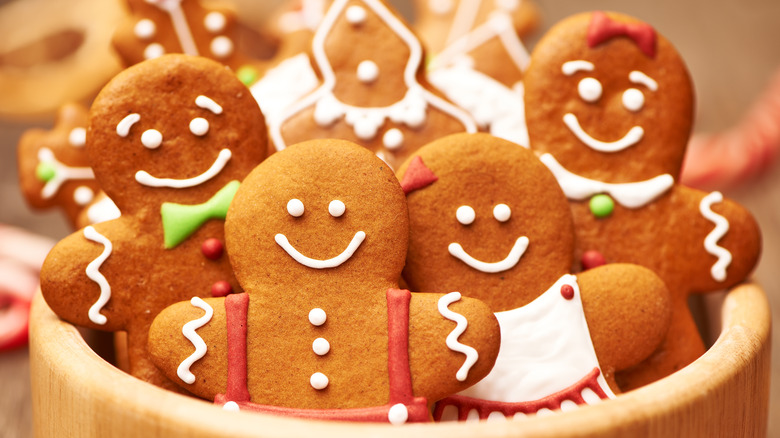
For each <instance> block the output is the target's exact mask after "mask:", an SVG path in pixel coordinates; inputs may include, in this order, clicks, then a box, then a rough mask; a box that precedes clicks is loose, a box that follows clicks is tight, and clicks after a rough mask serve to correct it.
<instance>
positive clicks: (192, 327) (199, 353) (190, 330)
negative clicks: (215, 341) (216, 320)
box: [176, 297, 214, 385]
mask: <svg viewBox="0 0 780 438" xmlns="http://www.w3.org/2000/svg"><path fill="white" fill-rule="evenodd" d="M190 304H192V305H193V306H195V307H197V308H199V309H202V310H204V311H205V312H206V313H205V314H204V315H203V316H201V317H200V318H198V319H195V320H192V321H190V322H188V323H186V324H184V326H183V327H182V329H181V333H182V334H183V335H184V337H185V338H187V340H188V341H190V342H191V343H192V345H193V346H194V347H195V352H194V353H192V354H191V355H189V356H188V357H187V358H186V359H184V360H183V361H182V362H181V363H180V364H179V367H178V368H177V369H176V375H178V376H179V378H180V379H181V380H182V381H183V382H184V383H187V384H189V385H192V384H193V383H195V374H192V371H190V367H191V366H192V364H194V363H195V362H197V361H199V360H200V359H202V358H203V356H205V355H206V352H207V351H208V347H207V346H206V343H205V342H203V338H201V337H200V336H199V335H198V334H197V333H196V330H198V329H199V328H201V327H203V326H204V325H206V324H207V323H208V322H209V321H211V317H212V316H213V315H214V309H212V308H211V306H209V305H208V303H206V302H205V301H203V300H202V299H200V298H199V297H192V299H191V300H190Z"/></svg>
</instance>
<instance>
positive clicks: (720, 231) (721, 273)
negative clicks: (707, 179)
mask: <svg viewBox="0 0 780 438" xmlns="http://www.w3.org/2000/svg"><path fill="white" fill-rule="evenodd" d="M719 202H723V194H721V193H720V192H712V193H710V194H709V195H707V196H705V197H704V199H702V200H701V203H699V212H701V215H702V216H704V218H705V219H707V220H708V221H710V222H712V223H713V224H715V228H714V229H713V230H712V231H710V233H709V234H708V235H707V237H706V238H705V239H704V249H705V250H706V251H707V252H708V253H709V254H711V255H713V256H715V257H717V258H718V260H717V261H716V262H715V264H714V265H712V268H711V269H710V273H711V274H712V278H713V279H715V281H725V280H726V269H727V268H728V267H729V265H730V264H731V259H732V256H731V252H729V250H727V249H726V248H724V247H722V246H720V245H718V241H720V239H722V238H723V236H725V235H726V233H727V232H728V231H729V221H728V219H726V218H725V217H723V216H722V215H719V214H718V213H715V212H714V211H712V205H713V204H715V203H719Z"/></svg>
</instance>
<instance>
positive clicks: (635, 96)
mask: <svg viewBox="0 0 780 438" xmlns="http://www.w3.org/2000/svg"><path fill="white" fill-rule="evenodd" d="M623 106H624V107H625V108H626V109H627V110H629V111H632V112H637V111H639V110H641V109H642V107H644V106H645V95H644V94H643V93H642V92H641V91H639V90H637V89H636V88H629V89H628V90H626V91H624V92H623Z"/></svg>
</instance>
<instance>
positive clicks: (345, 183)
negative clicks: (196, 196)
mask: <svg viewBox="0 0 780 438" xmlns="http://www.w3.org/2000/svg"><path fill="white" fill-rule="evenodd" d="M225 235H226V242H227V249H228V253H229V254H230V259H231V263H232V265H233V267H234V269H235V272H236V277H237V278H238V280H239V282H240V283H241V285H242V286H243V287H244V289H245V290H248V291H252V290H268V289H269V288H273V289H278V288H279V285H287V286H289V287H294V288H295V289H297V290H300V289H302V288H305V287H306V286H302V285H306V284H308V285H312V284H318V283H320V282H333V281H340V282H341V281H345V282H353V284H364V283H365V282H370V283H371V284H373V285H376V284H377V279H381V280H383V281H385V282H386V283H387V284H388V287H390V286H391V285H393V284H397V280H398V278H399V277H400V274H401V269H402V267H403V263H404V256H405V254H406V247H407V242H408V216H407V211H406V202H405V199H404V194H403V191H402V190H401V187H400V186H399V184H398V181H397V180H396V179H395V176H394V175H393V173H392V171H391V170H390V169H389V168H388V166H387V164H385V163H384V162H383V161H381V160H380V159H379V158H377V157H376V156H374V155H373V154H372V153H371V152H370V151H368V150H367V149H365V148H362V147H360V146H358V145H355V144H353V143H350V142H348V141H343V140H313V141H309V142H305V143H301V144H298V145H294V146H291V147H289V148H286V149H285V150H283V151H281V152H278V153H276V154H274V155H272V156H271V157H270V158H269V159H268V160H267V161H266V162H264V163H263V164H261V165H260V166H258V167H257V168H256V169H255V170H254V171H252V173H251V174H250V175H249V176H248V177H247V178H246V180H245V181H244V183H243V184H242V187H241V189H239V191H238V193H237V194H236V198H235V199H234V201H233V204H232V205H231V207H230V210H229V212H228V216H227V220H226V224H225ZM320 284H322V283H320ZM374 289H375V287H374Z"/></svg>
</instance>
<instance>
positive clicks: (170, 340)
mask: <svg viewBox="0 0 780 438" xmlns="http://www.w3.org/2000/svg"><path fill="white" fill-rule="evenodd" d="M225 232H226V238H227V249H228V252H229V253H230V260H231V263H232V264H233V267H234V269H235V272H236V277H237V278H238V279H239V282H240V283H241V285H242V286H243V288H244V290H245V292H246V293H244V294H241V295H233V296H231V297H227V298H225V299H222V298H213V299H206V300H200V299H197V298H196V299H193V300H192V301H191V302H183V303H178V304H175V305H173V306H171V307H169V308H168V309H165V310H164V311H163V312H162V313H160V315H159V316H158V317H157V318H156V319H155V321H154V324H153V325H152V330H151V332H150V334H149V346H150V352H151V354H152V356H153V358H154V361H155V363H156V364H157V365H158V366H159V367H160V369H162V370H163V371H164V372H165V374H166V375H167V376H169V377H170V378H171V379H173V380H176V381H177V382H178V383H179V384H181V385H184V386H185V388H187V389H188V390H190V391H192V392H193V393H195V394H197V395H199V396H201V397H204V398H207V399H214V398H215V397H216V401H217V403H219V404H224V407H225V409H237V408H238V409H247V410H252V409H254V410H260V411H263V412H272V413H281V414H287V415H293V416H304V417H313V418H334V419H341V420H353V421H389V422H391V423H394V424H398V423H404V422H407V421H409V422H412V421H427V420H428V419H429V417H430V414H429V411H428V406H427V405H428V403H432V402H433V401H435V400H437V399H439V398H442V397H444V396H446V395H448V394H451V393H453V392H456V391H458V390H461V389H464V388H466V387H468V386H470V385H472V384H474V383H475V382H477V381H478V380H479V379H481V378H482V377H483V376H485V375H486V374H487V372H488V371H489V370H490V368H491V367H492V365H493V361H494V358H495V356H496V354H497V351H498V343H499V338H498V335H499V334H498V326H497V324H496V320H495V318H494V317H493V315H492V313H491V312H490V310H489V309H488V308H487V306H485V304H484V303H481V302H479V301H477V300H474V299H471V298H466V297H461V296H460V294H459V293H457V292H454V293H450V294H447V295H442V294H432V293H410V292H409V291H406V290H400V289H399V288H398V278H399V277H400V274H401V269H402V268H403V265H404V257H405V255H406V245H407V241H408V236H409V229H408V216H407V210H406V201H405V199H404V193H403V191H402V190H401V187H400V186H399V184H398V181H397V180H396V179H395V176H394V175H393V172H392V171H391V170H390V169H389V168H388V167H387V165H386V164H385V163H383V162H382V161H381V160H379V159H378V158H377V157H375V156H373V154H372V153H371V152H369V151H367V150H366V149H365V148H362V147H360V146H358V145H355V144H352V143H350V142H348V141H344V140H312V141H309V142H305V143H301V144H297V145H294V146H292V147H290V148H287V149H285V150H283V151H281V152H279V153H277V154H274V155H272V156H271V157H269V158H268V160H266V161H265V162H264V163H263V164H261V165H260V166H258V167H257V169H255V170H254V171H253V172H252V173H251V174H250V175H249V176H248V177H247V178H246V180H245V181H244V184H243V185H242V187H241V189H240V190H239V191H238V193H237V194H236V199H235V201H234V202H233V204H232V205H231V207H230V211H229V212H228V217H227V221H226V224H225ZM204 312H205V313H204ZM193 347H194V351H193ZM358 357H359V360H357V361H356V360H355V359H356V358H358ZM269 405H270V406H269Z"/></svg>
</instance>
